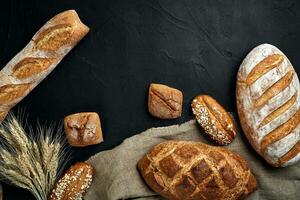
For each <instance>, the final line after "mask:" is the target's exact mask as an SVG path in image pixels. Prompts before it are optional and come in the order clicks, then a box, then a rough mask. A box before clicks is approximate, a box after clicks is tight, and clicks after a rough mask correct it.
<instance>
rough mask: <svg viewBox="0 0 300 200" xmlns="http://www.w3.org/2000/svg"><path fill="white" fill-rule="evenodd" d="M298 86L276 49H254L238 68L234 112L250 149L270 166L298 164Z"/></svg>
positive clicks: (288, 64)
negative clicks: (235, 109) (249, 144)
mask: <svg viewBox="0 0 300 200" xmlns="http://www.w3.org/2000/svg"><path fill="white" fill-rule="evenodd" d="M299 90H300V85H299V80H298V77H297V74H296V72H295V70H294V69H293V66H292V64H291V63H290V61H289V60H288V58H287V57H286V56H285V55H284V54H283V53H282V52H281V51H280V50H279V49H278V48H276V47H274V46H272V45H269V44H262V45H260V46H258V47H256V48H254V49H253V50H252V51H251V52H250V53H249V54H248V55H247V57H246V58H245V59H244V61H243V63H242V64H241V66H240V69H239V72H238V78H237V88H236V95H237V108H238V113H239V117H240V121H241V125H242V128H243V130H244V132H245V135H246V136H247V138H248V140H249V141H250V143H251V144H252V146H253V147H254V149H255V150H256V151H257V152H258V153H259V154H260V155H261V156H262V157H264V158H265V160H266V161H267V162H269V163H270V164H271V165H273V166H276V167H278V166H287V165H291V164H293V163H295V162H297V161H298V160H300V124H299V123H300V109H299V108H300V99H299V95H300V91H299Z"/></svg>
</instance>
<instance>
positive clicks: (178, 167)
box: [138, 141, 256, 200]
mask: <svg viewBox="0 0 300 200" xmlns="http://www.w3.org/2000/svg"><path fill="white" fill-rule="evenodd" d="M138 169H139V171H140V173H141V175H142V176H143V178H144V180H145V181H146V183H147V184H148V185H149V186H150V187H151V188H152V189H153V190H154V191H155V192H157V193H159V194H160V195H162V196H163V197H165V198H167V199H172V200H206V199H207V200H214V199H218V200H222V199H243V198H244V197H246V196H247V195H248V194H249V193H251V192H252V191H254V190H255V188H256V180H255V178H254V176H253V174H252V173H251V171H250V169H249V168H248V166H247V163H246V161H245V160H244V159H243V158H241V157H240V156H239V155H238V154H236V153H234V152H232V151H229V150H227V149H225V148H222V147H213V146H209V145H206V144H203V143H201V142H187V141H168V142H163V143H160V144H158V145H156V146H155V147H154V148H153V149H152V150H151V151H150V152H149V153H148V154H146V155H145V156H144V157H143V158H142V159H141V160H140V161H139V162H138Z"/></svg>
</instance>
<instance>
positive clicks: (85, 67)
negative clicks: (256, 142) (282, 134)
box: [0, 0, 300, 200]
mask: <svg viewBox="0 0 300 200" xmlns="http://www.w3.org/2000/svg"><path fill="white" fill-rule="evenodd" d="M67 9H75V10H76V11H77V12H78V14H79V16H80V18H81V19H82V21H83V22H84V23H85V24H87V25H88V26H89V27H90V29H91V30H90V33H89V34H88V35H87V36H86V37H85V38H84V39H83V40H82V41H81V42H80V43H79V44H78V45H77V46H76V47H75V48H74V49H73V50H72V51H71V52H70V53H69V54H68V55H67V56H66V57H65V59H64V60H63V61H62V62H61V63H60V64H59V65H58V67H57V68H56V69H55V70H54V71H53V72H52V73H51V74H50V75H49V76H48V77H47V78H46V79H45V80H44V81H43V82H42V83H41V84H40V85H39V86H38V87H37V88H36V89H35V90H34V91H33V92H32V93H30V95H28V96H27V97H26V98H25V99H24V100H23V101H22V102H21V103H20V104H18V106H16V107H15V108H14V109H13V110H14V111H17V110H18V108H22V109H24V108H25V109H26V113H28V120H29V122H30V123H31V124H32V125H33V126H35V125H36V122H37V120H39V121H40V122H41V123H49V122H56V123H58V122H61V121H62V119H63V117H64V116H65V115H67V114H70V113H74V112H80V111H96V112H98V113H99V114H100V116H101V120H102V128H103V132H104V140H105V142H104V143H102V144H100V145H96V146H92V147H87V148H72V149H71V151H72V159H71V160H70V163H68V165H70V164H72V163H74V162H76V161H79V160H85V159H87V158H88V157H89V156H91V155H93V154H95V153H97V152H99V151H102V150H105V149H110V148H113V147H115V146H116V145H118V144H120V143H121V142H122V140H124V139H125V138H127V137H130V136H131V135H134V134H136V133H138V132H140V131H143V130H145V129H148V128H150V127H153V126H166V125H170V124H177V123H182V122H185V121H187V120H189V119H192V118H193V116H192V113H191V110H190V102H191V99H192V98H193V97H194V96H195V95H197V94H200V93H207V94H210V95H212V96H213V97H215V98H216V99H217V100H218V101H219V102H220V103H221V104H222V105H224V107H225V108H226V109H227V110H228V111H235V110H236V107H235V81H236V74H237V70H238V68H239V65H240V63H241V61H242V60H243V58H244V57H245V56H246V54H247V53H248V52H249V51H250V50H251V49H252V48H254V47H255V46H257V45H259V44H261V43H271V44H273V45H275V46H277V47H279V48H280V49H281V50H282V51H283V52H284V53H285V54H286V55H287V56H288V57H289V58H290V60H291V62H292V63H293V65H294V67H295V70H296V71H297V72H298V73H299V72H300V57H299V52H300V12H299V10H300V2H299V1H297V0H290V1H287V0H270V1H268V0H264V1H263V0H251V1H249V0H245V1H241V0H236V1H224V0H216V1H211V0H206V1H204V0H203V1H200V0H111V1H105V0H93V1H90V0H84V1H83V0H81V1H80V0H72V1H62V0H60V1H54V0H47V1H46V0H43V1H40V0H26V1H16V0H10V1H6V2H2V3H1V7H0V20H1V23H0V27H1V28H0V52H1V53H0V64H1V66H4V65H5V64H6V63H7V62H8V61H9V60H10V59H11V58H12V57H13V56H14V55H15V54H16V53H17V52H19V51H20V50H21V49H22V48H23V47H24V46H25V45H26V44H27V43H28V42H29V40H30V39H31V37H32V36H33V34H34V33H35V32H36V31H37V30H38V29H39V28H40V27H41V26H42V25H43V24H44V23H45V22H46V21H47V20H49V19H50V18H51V17H53V16H54V15H56V14H57V13H59V12H61V11H64V10H67ZM151 82H158V83H163V84H167V85H169V86H172V87H175V88H178V89H180V90H182V91H183V94H184V105H183V115H182V117H181V118H180V119H176V120H158V119H155V118H153V117H151V116H150V115H149V114H148V112H147V104H146V101H147V89H148V86H149V84H150V83H151ZM4 196H5V197H4V200H9V199H11V200H15V199H33V197H32V196H31V195H30V193H29V192H27V191H25V190H21V189H18V188H14V187H12V186H7V185H4Z"/></svg>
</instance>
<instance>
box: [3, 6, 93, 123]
mask: <svg viewBox="0 0 300 200" xmlns="http://www.w3.org/2000/svg"><path fill="white" fill-rule="evenodd" d="M88 31H89V28H88V27H87V26H86V25H84V24H83V23H82V22H81V21H80V19H79V17H78V15H77V13H76V12H75V10H68V11H65V12H62V13H60V14H58V15H56V16H54V17H53V18H52V19H50V20H49V21H48V22H47V23H46V24H45V25H44V26H43V27H42V28H41V29H40V30H39V31H38V32H37V33H36V34H35V35H34V36H33V38H32V39H31V41H30V42H29V43H28V44H27V45H26V47H25V48H24V49H23V50H21V51H20V52H19V53H18V54H17V55H16V56H15V57H14V58H13V59H11V60H10V61H9V62H8V63H7V64H6V66H5V67H4V68H3V69H2V70H1V71H0V122H1V121H2V120H4V118H5V116H6V115H7V113H8V111H9V110H10V109H11V108H12V107H13V106H15V105H16V104H17V103H18V102H20V101H21V100H22V99H23V98H24V97H25V96H27V95H28V94H29V92H30V91H31V90H33V89H34V88H35V87H36V86H37V85H38V84H39V83H40V82H41V81H42V80H43V79H44V78H45V77H46V76H47V75H48V74H49V73H50V72H51V71H52V70H53V69H54V68H55V67H56V66H57V65H58V63H59V62H60V61H61V60H62V59H63V57H64V56H65V55H66V54H67V53H68V52H69V51H70V50H71V49H72V48H73V47H74V46H75V45H76V44H77V43H78V42H79V41H80V40H81V39H82V38H83V37H84V36H85V35H86V34H87V33H88Z"/></svg>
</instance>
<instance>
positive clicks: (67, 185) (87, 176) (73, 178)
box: [48, 162, 94, 200]
mask: <svg viewBox="0 0 300 200" xmlns="http://www.w3.org/2000/svg"><path fill="white" fill-rule="evenodd" d="M93 172H94V169H93V167H92V166H91V165H90V164H87V163H85V162H79V163H76V164H74V165H72V166H71V167H70V168H69V169H68V170H67V171H66V172H65V174H64V175H63V176H62V178H61V179H59V180H58V182H57V183H56V184H55V186H54V188H53V190H52V192H51V193H50V195H49V198H48V200H68V199H78V200H79V199H83V196H84V194H85V193H86V192H87V190H88V188H89V187H90V185H91V183H92V178H93Z"/></svg>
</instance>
